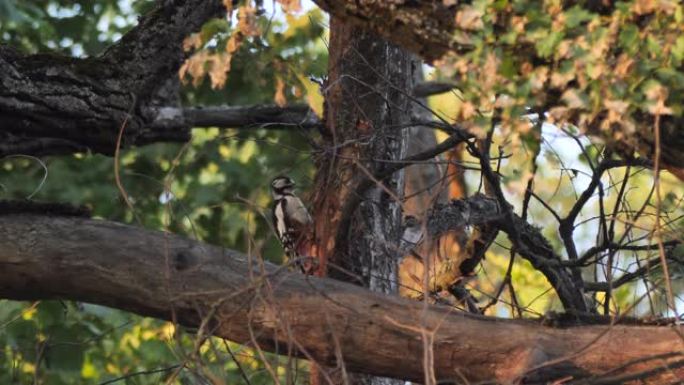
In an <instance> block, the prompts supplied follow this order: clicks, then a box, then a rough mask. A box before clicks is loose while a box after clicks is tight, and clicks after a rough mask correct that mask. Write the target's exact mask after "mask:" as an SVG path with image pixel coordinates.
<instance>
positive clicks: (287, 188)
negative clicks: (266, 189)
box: [271, 175, 295, 198]
mask: <svg viewBox="0 0 684 385" xmlns="http://www.w3.org/2000/svg"><path fill="white" fill-rule="evenodd" d="M294 186H295V182H294V181H293V180H292V179H291V178H290V177H288V176H285V175H279V176H277V177H275V178H273V181H272V182H271V193H272V194H273V197H274V198H278V197H280V196H282V195H283V194H292V192H293V191H294Z"/></svg>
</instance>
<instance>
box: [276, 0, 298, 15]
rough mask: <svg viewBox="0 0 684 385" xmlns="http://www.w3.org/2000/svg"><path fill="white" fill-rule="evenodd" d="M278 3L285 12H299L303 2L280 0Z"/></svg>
mask: <svg viewBox="0 0 684 385" xmlns="http://www.w3.org/2000/svg"><path fill="white" fill-rule="evenodd" d="M278 3H279V4H280V6H281V7H282V8H283V12H285V13H292V12H299V11H301V10H302V4H301V3H300V2H299V0H278Z"/></svg>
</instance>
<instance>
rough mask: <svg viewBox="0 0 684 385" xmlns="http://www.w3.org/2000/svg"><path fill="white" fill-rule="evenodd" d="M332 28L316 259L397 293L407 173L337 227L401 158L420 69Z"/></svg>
mask: <svg viewBox="0 0 684 385" xmlns="http://www.w3.org/2000/svg"><path fill="white" fill-rule="evenodd" d="M330 29H331V32H330V33H331V38H330V59H329V63H330V64H329V75H328V76H329V77H328V81H327V85H326V89H325V97H326V111H325V118H326V132H325V134H324V140H323V142H324V143H323V147H324V148H326V149H330V150H331V151H330V152H326V153H325V154H324V155H323V156H321V157H320V158H319V159H318V162H317V163H318V164H317V170H318V174H317V175H316V188H315V191H316V192H317V196H316V197H315V216H316V221H315V222H316V224H317V229H316V234H317V238H318V245H319V255H320V257H321V258H322V259H327V262H328V266H327V267H328V269H327V273H328V274H329V275H330V276H331V277H334V278H337V279H340V280H343V281H347V282H353V283H356V284H359V285H363V286H365V287H368V288H370V289H371V290H373V291H377V292H382V293H396V292H397V291H398V286H397V278H398V277H397V276H398V266H399V260H400V258H401V255H400V253H399V252H398V248H397V246H398V245H399V239H400V236H401V222H402V207H401V199H402V197H403V186H404V176H403V172H397V173H394V174H393V175H392V176H391V177H389V178H387V179H384V180H378V181H375V182H376V185H375V186H374V187H372V188H370V189H368V190H367V191H365V192H363V193H362V196H361V203H360V204H359V205H358V206H357V207H353V208H352V210H354V212H353V213H348V214H347V215H351V221H350V222H349V227H348V228H344V229H340V228H338V226H339V224H340V219H341V217H342V216H343V215H345V213H343V212H342V211H344V208H343V207H344V202H345V201H346V199H347V198H348V197H350V196H352V195H354V194H357V192H356V191H355V189H356V187H357V186H358V183H359V181H360V178H359V177H362V178H367V177H368V176H369V175H377V174H378V173H381V172H382V171H383V170H384V169H385V168H386V167H387V166H388V164H389V163H387V161H397V160H400V159H402V158H404V156H405V153H406V145H407V136H408V130H407V129H408V127H407V126H408V125H409V124H410V121H411V108H412V106H411V104H412V101H411V98H410V97H409V96H408V95H409V94H411V93H412V90H413V86H414V78H415V77H414V72H415V71H416V69H417V68H418V66H420V63H419V61H418V60H416V59H415V58H414V56H413V55H411V54H410V53H408V52H407V51H405V50H403V49H401V48H399V47H397V46H394V45H392V44H390V43H388V42H386V41H384V40H382V39H379V38H378V37H376V36H375V35H373V34H371V33H368V32H366V31H365V30H362V29H360V28H357V27H355V26H352V25H349V24H345V23H343V22H342V21H341V20H338V19H337V18H333V19H332V20H331V23H330ZM338 231H344V232H346V235H347V236H346V237H345V238H344V241H343V242H342V243H341V244H335V238H336V237H337V232H338ZM338 239H339V238H338ZM323 265H325V263H323ZM350 381H351V382H352V383H356V384H395V383H396V384H400V383H401V381H396V380H391V379H385V378H377V377H369V376H362V375H352V376H351V377H350Z"/></svg>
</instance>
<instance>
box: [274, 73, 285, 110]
mask: <svg viewBox="0 0 684 385" xmlns="http://www.w3.org/2000/svg"><path fill="white" fill-rule="evenodd" d="M273 99H274V101H275V104H277V105H278V107H284V106H285V105H286V104H287V99H286V98H285V82H283V79H281V78H279V77H277V78H276V92H275V96H274V97H273Z"/></svg>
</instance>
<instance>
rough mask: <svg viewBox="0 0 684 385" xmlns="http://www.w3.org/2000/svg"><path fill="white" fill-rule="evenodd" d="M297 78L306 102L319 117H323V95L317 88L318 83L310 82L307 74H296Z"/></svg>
mask: <svg viewBox="0 0 684 385" xmlns="http://www.w3.org/2000/svg"><path fill="white" fill-rule="evenodd" d="M297 78H298V79H299V82H300V83H301V85H302V87H304V92H306V102H307V103H308V104H309V108H311V110H312V111H313V112H314V113H316V116H318V117H319V118H322V117H323V95H321V92H320V90H319V85H318V83H315V82H312V81H311V80H310V79H309V78H308V77H307V76H304V75H302V74H297Z"/></svg>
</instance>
